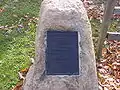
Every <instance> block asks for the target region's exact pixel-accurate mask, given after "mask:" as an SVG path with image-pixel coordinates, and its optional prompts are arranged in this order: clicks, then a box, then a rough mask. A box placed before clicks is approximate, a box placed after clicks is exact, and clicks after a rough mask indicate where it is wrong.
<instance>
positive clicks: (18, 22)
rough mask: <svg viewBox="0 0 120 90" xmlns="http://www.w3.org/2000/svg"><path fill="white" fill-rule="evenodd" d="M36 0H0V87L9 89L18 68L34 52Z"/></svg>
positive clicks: (37, 8) (21, 66)
mask: <svg viewBox="0 0 120 90" xmlns="http://www.w3.org/2000/svg"><path fill="white" fill-rule="evenodd" d="M39 6H40V1H38V0H2V1H0V8H4V11H3V12H1V13H0V27H2V26H5V28H1V29H0V90H11V88H12V87H14V86H15V85H16V83H17V82H18V81H19V78H18V71H20V70H21V69H24V68H27V67H29V66H30V63H31V62H30V58H34V56H35V30H36V24H37V18H35V17H36V16H38V14H39Z"/></svg>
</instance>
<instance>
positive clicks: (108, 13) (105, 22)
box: [97, 0, 117, 60]
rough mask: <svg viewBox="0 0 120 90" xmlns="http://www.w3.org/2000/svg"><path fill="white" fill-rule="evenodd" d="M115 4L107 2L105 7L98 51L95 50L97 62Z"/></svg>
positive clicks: (112, 1) (113, 0)
mask: <svg viewBox="0 0 120 90" xmlns="http://www.w3.org/2000/svg"><path fill="white" fill-rule="evenodd" d="M116 2H117V0H108V1H107V5H106V9H105V12H104V17H103V23H102V26H101V30H100V36H99V41H98V49H97V59H98V60H99V59H100V57H101V56H102V47H103V44H104V40H105V38H106V35H107V31H108V28H109V25H110V21H111V17H112V14H113V10H114V7H115V4H116Z"/></svg>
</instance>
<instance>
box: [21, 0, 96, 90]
mask: <svg viewBox="0 0 120 90" xmlns="http://www.w3.org/2000/svg"><path fill="white" fill-rule="evenodd" d="M35 53H36V56H35V63H34V64H33V65H32V66H31V67H30V70H29V72H28V73H27V76H26V80H25V81H24V85H23V90H98V85H97V83H98V82H97V75H96V62H95V56H94V47H93V42H92V32H91V26H90V22H89V20H88V17H87V13H86V10H85V8H84V6H83V3H82V1H80V0H44V1H43V2H42V4H41V11H40V20H39V23H38V28H37V32H36V52H35Z"/></svg>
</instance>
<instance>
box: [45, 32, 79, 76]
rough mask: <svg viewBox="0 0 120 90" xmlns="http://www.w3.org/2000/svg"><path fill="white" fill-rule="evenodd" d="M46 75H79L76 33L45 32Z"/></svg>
mask: <svg viewBox="0 0 120 90" xmlns="http://www.w3.org/2000/svg"><path fill="white" fill-rule="evenodd" d="M46 74H47V75H79V57H78V33H77V32H72V31H47V48H46Z"/></svg>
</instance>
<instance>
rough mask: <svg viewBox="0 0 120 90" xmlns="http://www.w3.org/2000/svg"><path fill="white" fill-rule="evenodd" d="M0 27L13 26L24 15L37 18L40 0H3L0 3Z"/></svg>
mask: <svg viewBox="0 0 120 90" xmlns="http://www.w3.org/2000/svg"><path fill="white" fill-rule="evenodd" d="M0 2H1V4H0V8H3V9H4V11H3V12H2V13H0V16H1V17H0V26H2V25H11V24H15V23H16V22H17V21H18V20H19V18H20V17H22V16H23V15H25V14H29V15H30V16H38V13H39V7H40V3H41V0H5V1H4V0H3V1H0Z"/></svg>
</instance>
